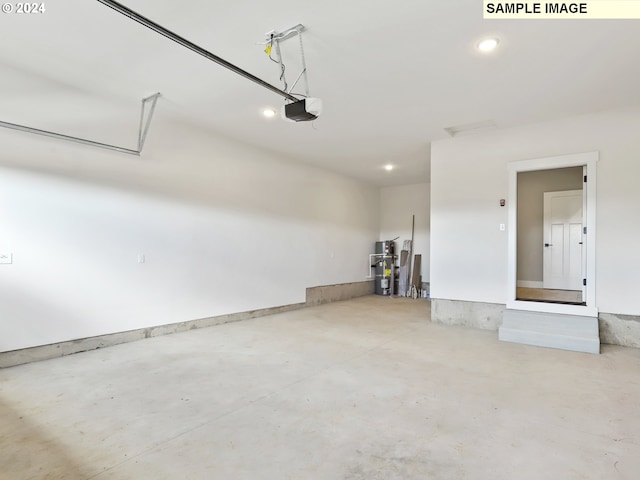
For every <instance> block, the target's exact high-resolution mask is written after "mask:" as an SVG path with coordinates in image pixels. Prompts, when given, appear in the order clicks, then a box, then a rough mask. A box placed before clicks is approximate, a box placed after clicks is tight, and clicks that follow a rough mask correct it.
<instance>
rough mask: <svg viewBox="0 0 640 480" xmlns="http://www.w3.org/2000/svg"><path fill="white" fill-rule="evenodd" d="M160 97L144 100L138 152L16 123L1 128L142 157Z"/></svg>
mask: <svg viewBox="0 0 640 480" xmlns="http://www.w3.org/2000/svg"><path fill="white" fill-rule="evenodd" d="M159 97H160V93H154V94H153V95H151V96H149V97H146V98H143V99H142V107H141V112H140V127H139V130H138V149H137V150H134V149H132V148H126V147H119V146H117V145H110V144H108V143H102V142H96V141H94V140H88V139H86V138H80V137H74V136H73V135H65V134H63V133H56V132H50V131H48V130H41V129H39V128H34V127H27V126H25V125H18V124H16V123H11V122H3V121H2V120H0V127H4V128H9V129H11V130H18V131H20V132H25V133H33V134H35V135H42V136H45V137H49V138H55V139H58V140H66V141H68V142H74V143H81V144H83V145H90V146H92V147H98V148H105V149H107V150H114V151H116V152H120V153H127V154H129V155H140V153H142V147H144V142H145V140H146V139H147V134H148V133H149V127H150V126H151V119H152V118H153V113H154V112H155V109H156V103H158V98H159ZM149 103H150V104H151V108H150V109H149V113H148V114H147V115H146V116H145V110H146V106H147V104H149Z"/></svg>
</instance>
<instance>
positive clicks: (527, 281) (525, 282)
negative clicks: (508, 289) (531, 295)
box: [516, 280, 543, 288]
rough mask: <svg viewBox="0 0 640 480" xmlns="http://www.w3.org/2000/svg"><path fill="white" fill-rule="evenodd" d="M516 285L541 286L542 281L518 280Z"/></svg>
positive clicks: (526, 286)
mask: <svg viewBox="0 0 640 480" xmlns="http://www.w3.org/2000/svg"><path fill="white" fill-rule="evenodd" d="M516 286H518V287H524V288H543V287H542V282H535V281H531V280H518V281H517V282H516Z"/></svg>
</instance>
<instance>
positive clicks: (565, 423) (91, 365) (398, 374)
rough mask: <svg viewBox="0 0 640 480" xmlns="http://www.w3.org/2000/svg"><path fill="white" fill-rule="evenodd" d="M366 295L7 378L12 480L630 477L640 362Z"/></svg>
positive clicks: (620, 352)
mask: <svg viewBox="0 0 640 480" xmlns="http://www.w3.org/2000/svg"><path fill="white" fill-rule="evenodd" d="M602 352H603V353H602V354H601V355H599V356H598V355H589V354H581V353H573V352H565V351H560V350H550V349H544V348H536V347H529V346H524V345H517V344H510V343H501V342H498V340H497V332H493V331H482V330H473V329H465V328H461V327H450V326H442V325H437V324H432V323H431V322H430V321H429V303H428V302H427V301H425V300H409V299H389V298H382V297H375V296H369V297H362V298H359V299H356V300H351V301H347V302H339V303H334V304H330V305H323V306H318V307H312V308H307V309H303V310H298V311H293V312H288V313H284V314H278V315H273V316H270V317H262V318H257V319H253V320H247V321H242V322H237V323H232V324H225V325H221V326H216V327H212V328H207V329H201V330H194V331H189V332H184V333H178V334H174V335H168V336H164V337H157V338H152V339H148V340H144V341H139V342H134V343H129V344H124V345H119V346H115V347H109V348H105V349H101V350H95V351H91V352H86V353H80V354H76V355H72V356H68V357H63V358H58V359H55V360H48V361H44V362H39V363H33V364H29V365H23V366H19V367H13V368H8V369H4V370H1V371H0V478H2V479H11V480H15V479H62V478H64V479H89V478H91V479H93V478H95V479H98V480H104V479H123V480H124V479H127V480H130V479H136V480H143V479H153V480H160V479H207V480H209V479H225V480H231V479H233V480H242V479H247V480H249V479H250V480H270V479H273V480H276V479H277V480H288V479H321V480H332V479H366V480H376V479H385V480H392V479H403V480H409V479H425V478H433V479H442V480H446V479H452V480H453V479H455V480H460V479H483V480H484V479H486V480H500V479H504V480H515V479H517V480H529V479H535V480H540V479H559V480H572V479H594V480H596V479H597V480H606V479H616V480H617V479H621V480H626V479H628V480H637V479H638V478H639V477H638V475H639V472H640V350H639V349H631V348H623V347H613V346H606V345H605V346H603V348H602Z"/></svg>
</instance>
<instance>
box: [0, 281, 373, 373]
mask: <svg viewBox="0 0 640 480" xmlns="http://www.w3.org/2000/svg"><path fill="white" fill-rule="evenodd" d="M373 291H374V284H373V281H365V282H355V283H343V284H338V285H325V286H320V287H312V288H308V289H307V297H306V300H307V301H306V302H305V303H294V304H291V305H282V306H279V307H270V308H262V309H259V310H251V311H247V312H238V313H230V314H227V315H219V316H215V317H207V318H200V319H197V320H189V321H185V322H179V323H171V324H168V325H158V326H154V327H148V328H140V329H137V330H130V331H127V332H116V333H111V334H107V335H99V336H97V337H89V338H80V339H77V340H69V341H66V342H59V343H54V344H51V345H41V346H37V347H31V348H23V349H20V350H13V351H9V352H0V368H5V367H13V366H16V365H22V364H25V363H31V362H38V361H40V360H48V359H50V358H57V357H62V356H65V355H72V354H74V353H80V352H86V351H88V350H95V349H97V348H104V347H110V346H113V345H119V344H121V343H127V342H135V341H137V340H143V339H145V338H151V337H157V336H160V335H169V334H171V333H178V332H184V331H186V330H193V329H196V328H205V327H213V326H215V325H222V324H224V323H230V322H238V321H241V320H248V319H250V318H258V317H264V316H267V315H273V314H276V313H283V312H288V311H291V310H297V309H300V308H304V307H307V306H311V305H319V304H323V303H330V302H338V301H341V300H349V299H351V298H355V297H361V296H363V295H369V294H372V293H373Z"/></svg>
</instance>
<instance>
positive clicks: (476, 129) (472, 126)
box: [444, 120, 498, 137]
mask: <svg viewBox="0 0 640 480" xmlns="http://www.w3.org/2000/svg"><path fill="white" fill-rule="evenodd" d="M497 128H498V125H496V122H495V121H493V120H483V121H481V122H475V123H467V124H465V125H455V126H453V127H446V128H445V129H444V130H445V132H447V133H448V134H449V135H451V136H452V137H459V136H460V135H470V134H472V133H483V132H488V131H490V130H496V129H497Z"/></svg>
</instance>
